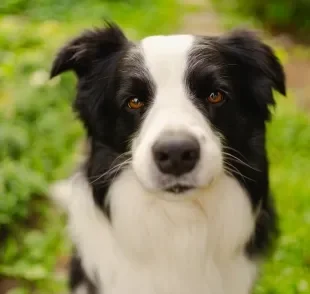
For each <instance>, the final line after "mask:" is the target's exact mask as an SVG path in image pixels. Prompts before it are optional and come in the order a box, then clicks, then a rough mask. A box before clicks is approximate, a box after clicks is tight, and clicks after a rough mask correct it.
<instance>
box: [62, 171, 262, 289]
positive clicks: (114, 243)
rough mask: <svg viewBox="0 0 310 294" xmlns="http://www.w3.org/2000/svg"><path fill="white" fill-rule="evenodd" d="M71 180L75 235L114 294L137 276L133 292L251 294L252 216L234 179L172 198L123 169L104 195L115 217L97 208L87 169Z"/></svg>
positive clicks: (88, 265) (89, 268) (86, 260)
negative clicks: (147, 187) (85, 173)
mask: <svg viewBox="0 0 310 294" xmlns="http://www.w3.org/2000/svg"><path fill="white" fill-rule="evenodd" d="M120 183H121V184H120ZM72 187H73V188H74V190H72V194H71V200H70V201H69V202H68V206H67V209H68V212H69V224H70V225H69V226H70V232H71V235H72V238H73V241H74V243H75V244H76V246H77V249H78V251H79V254H80V255H81V258H82V260H83V265H84V267H85V270H86V272H87V273H88V275H89V276H90V278H92V277H94V273H97V275H99V278H100V280H101V281H102V283H103V284H105V287H108V288H109V287H111V289H112V288H113V287H116V288H117V289H118V287H119V290H115V291H116V292H111V293H116V294H119V293H122V292H121V291H123V290H124V289H126V288H124V289H123V288H122V287H125V285H127V287H133V288H135V287H137V289H139V287H140V286H141V285H140V283H142V284H143V285H144V284H145V285H144V286H143V287H142V286H141V287H142V288H143V291H144V292H143V291H141V292H139V291H140V290H139V291H138V292H135V293H153V292H154V293H167V294H168V293H169V294H176V293H178V294H179V293H193V292H189V291H190V289H191V290H193V289H195V288H196V289H197V291H196V292H195V293H212V294H213V293H216V294H217V293H221V294H222V293H225V294H226V293H231V294H248V293H249V291H250V290H249V289H250V288H251V285H252V283H253V280H254V277H255V273H256V265H255V264H254V263H252V262H251V261H249V260H248V259H247V258H246V257H245V250H244V247H245V244H246V241H247V240H248V239H249V237H250V235H251V234H252V232H253V228H254V217H253V213H252V209H251V205H250V203H249V200H248V197H247V195H246V192H245V191H244V190H243V189H242V188H241V186H240V185H239V184H238V182H237V181H236V180H234V179H233V178H231V177H228V176H226V175H223V177H222V178H221V179H219V180H218V181H217V183H215V184H214V185H213V186H212V187H210V188H208V189H205V190H201V191H199V193H200V195H199V197H195V198H193V199H187V200H184V201H182V200H180V201H175V202H169V201H166V200H163V199H160V198H157V197H154V196H155V195H153V194H150V193H147V192H146V191H145V190H144V189H143V188H142V187H141V185H140V184H139V182H138V181H137V180H135V176H134V173H133V172H132V171H131V170H127V171H123V172H122V173H121V174H120V175H119V177H118V178H117V179H116V180H115V182H114V183H113V184H112V186H111V188H110V190H109V193H108V197H107V199H108V201H109V202H110V205H111V211H112V215H113V218H112V219H111V221H109V220H108V219H107V218H106V217H105V216H104V214H103V213H102V211H101V210H100V209H99V208H97V207H96V205H95V203H94V201H93V200H92V196H91V189H90V188H89V186H88V183H87V182H86V179H85V177H84V176H82V178H80V179H75V180H73V185H72ZM196 196H198V195H196ZM113 275H115V276H114V278H115V279H116V280H114V281H112V280H113V279H112V276H113ZM141 276H143V278H142V277H141ZM244 277H248V280H246V281H245V280H244ZM111 279H112V280H111ZM141 279H142V280H141ZM109 281H110V283H111V284H109ZM121 285H124V286H121ZM156 291H157V292H156ZM108 293H110V292H108ZM128 293H129V292H128ZM130 293H133V292H130Z"/></svg>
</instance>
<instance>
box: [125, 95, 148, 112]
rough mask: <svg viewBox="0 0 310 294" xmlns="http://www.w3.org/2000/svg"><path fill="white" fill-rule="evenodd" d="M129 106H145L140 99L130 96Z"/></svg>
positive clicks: (137, 107) (134, 107) (132, 107)
mask: <svg viewBox="0 0 310 294" xmlns="http://www.w3.org/2000/svg"><path fill="white" fill-rule="evenodd" d="M127 105H128V107H129V108H131V109H139V108H141V107H143V106H144V103H143V102H142V101H140V100H139V99H138V98H136V97H135V98H130V99H129V100H128V104H127Z"/></svg>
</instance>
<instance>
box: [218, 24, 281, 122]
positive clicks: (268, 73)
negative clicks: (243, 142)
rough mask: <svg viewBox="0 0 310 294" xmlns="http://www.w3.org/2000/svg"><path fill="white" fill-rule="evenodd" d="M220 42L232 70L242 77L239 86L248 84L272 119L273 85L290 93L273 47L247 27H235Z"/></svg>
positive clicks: (247, 89) (238, 77)
mask: <svg viewBox="0 0 310 294" xmlns="http://www.w3.org/2000/svg"><path fill="white" fill-rule="evenodd" d="M218 42H219V46H218V48H219V51H220V52H221V53H222V54H223V56H224V57H225V59H226V62H227V64H228V67H229V68H230V69H229V70H230V72H231V74H232V75H233V76H234V79H235V80H236V79H239V90H240V91H242V88H246V92H247V95H251V96H252V97H253V98H254V99H255V102H256V104H257V105H258V106H259V107H260V108H261V109H262V110H263V112H264V114H265V116H266V117H265V118H266V119H268V118H269V116H270V113H269V110H268V106H269V105H274V104H275V100H274V98H273V95H272V89H274V90H276V91H278V92H279V93H281V94H282V95H285V94H286V86H285V74H284V70H283V67H282V65H281V63H280V61H279V60H278V58H277V57H276V56H275V54H274V52H273V50H272V49H271V47H269V46H268V45H266V44H264V43H263V42H262V41H261V40H260V39H259V38H258V37H257V35H256V34H255V33H254V32H251V31H247V30H240V29H239V30H235V31H232V32H231V33H228V34H226V35H224V36H222V37H220V38H219V39H218Z"/></svg>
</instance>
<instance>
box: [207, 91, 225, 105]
mask: <svg viewBox="0 0 310 294" xmlns="http://www.w3.org/2000/svg"><path fill="white" fill-rule="evenodd" d="M223 100H224V95H223V94H222V93H221V92H212V93H211V94H210V95H209V97H208V101H209V102H210V103H212V104H217V103H220V102H222V101H223Z"/></svg>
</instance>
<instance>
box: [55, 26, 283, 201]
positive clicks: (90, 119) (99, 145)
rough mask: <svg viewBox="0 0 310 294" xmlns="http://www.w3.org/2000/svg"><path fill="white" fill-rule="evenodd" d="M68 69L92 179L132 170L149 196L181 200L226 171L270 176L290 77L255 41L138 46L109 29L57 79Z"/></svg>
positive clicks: (73, 56)
mask: <svg viewBox="0 0 310 294" xmlns="http://www.w3.org/2000/svg"><path fill="white" fill-rule="evenodd" d="M69 70H71V71H74V72H75V73H76V75H77V77H78V90H77V97H76V100H75V103H74V108H75V110H76V111H77V112H78V114H79V117H80V118H81V120H82V121H83V123H84V125H85V127H86V129H87V132H88V135H89V137H90V138H91V142H92V143H91V145H92V151H91V159H90V160H91V161H92V164H91V166H90V171H89V176H90V178H91V179H96V177H97V179H99V178H100V176H101V175H102V177H103V178H104V176H103V174H104V173H105V172H106V171H107V170H109V169H110V170H111V169H112V170H114V171H120V167H121V166H122V165H123V166H125V164H124V163H128V165H126V166H127V168H131V169H133V171H134V173H135V175H136V178H137V179H138V181H139V182H140V183H141V185H142V186H143V187H144V188H145V189H146V190H148V191H152V192H154V194H156V193H157V192H160V193H161V194H163V191H165V193H164V194H165V195H169V196H173V197H175V196H176V195H179V196H178V198H181V197H180V195H187V194H190V192H189V191H195V190H196V189H201V188H205V187H208V186H209V185H210V184H211V183H212V182H213V181H214V180H215V179H216V178H217V177H219V176H221V174H223V173H231V174H233V175H236V176H237V177H238V174H240V173H241V172H240V168H242V167H246V166H247V167H249V169H251V170H254V171H255V170H257V171H258V170H260V169H265V165H266V157H265V122H266V121H267V120H268V119H269V118H270V111H269V106H270V105H274V104H275V101H274V98H273V94H272V90H273V89H275V90H277V91H278V92H280V93H282V94H285V77H284V73H283V69H282V66H281V65H280V63H279V61H278V59H277V58H276V57H275V55H274V53H273V51H272V50H271V48H270V47H268V46H267V45H265V44H263V43H262V42H261V41H260V40H259V39H258V38H257V37H256V36H255V35H254V34H252V33H250V32H247V31H242V30H239V31H233V32H231V33H229V34H227V35H223V36H219V37H202V36H192V35H174V36H152V37H148V38H145V39H143V40H142V41H141V42H139V43H133V42H131V41H129V40H128V39H127V38H126V37H125V35H124V34H123V32H122V31H121V30H120V29H119V28H118V27H117V26H115V25H111V24H110V25H108V26H107V27H105V28H103V29H97V30H92V31H87V32H85V33H84V34H82V35H81V36H79V37H77V38H76V39H74V40H73V41H71V42H70V43H69V44H67V45H66V46H65V47H64V48H62V49H61V51H60V52H59V54H58V56H57V57H56V60H55V61H54V65H53V68H52V73H51V75H52V77H53V76H56V75H59V74H61V73H62V72H64V71H69ZM124 154H127V155H128V154H129V155H128V156H123V155H124ZM119 164H121V165H119ZM116 165H117V166H118V168H117V167H116ZM107 174H109V173H105V175H107ZM91 182H92V180H91ZM93 183H94V185H95V183H96V180H94V181H93ZM99 183H100V181H99Z"/></svg>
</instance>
